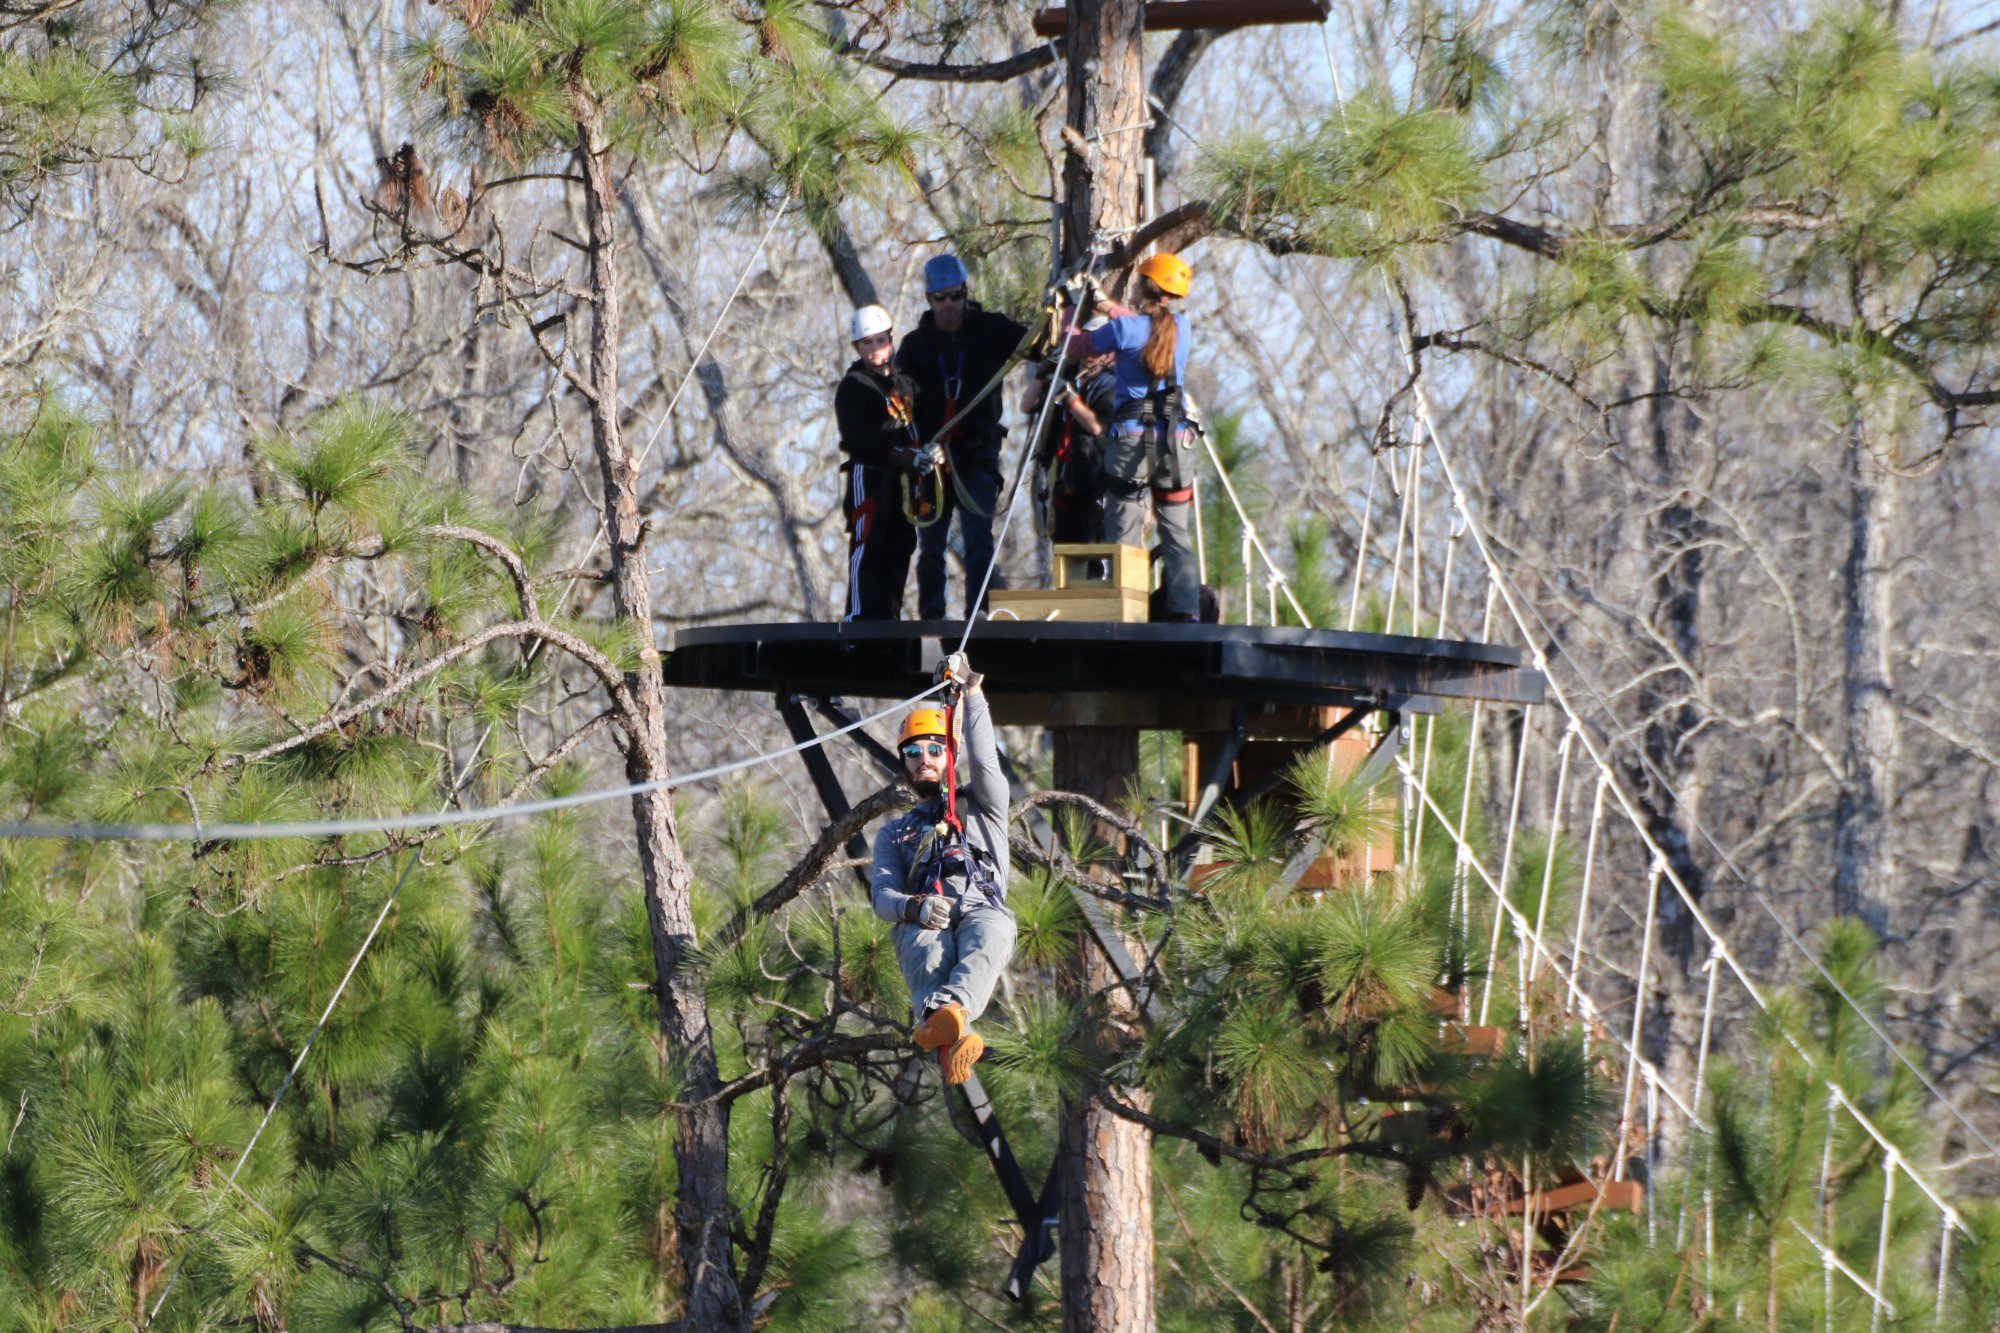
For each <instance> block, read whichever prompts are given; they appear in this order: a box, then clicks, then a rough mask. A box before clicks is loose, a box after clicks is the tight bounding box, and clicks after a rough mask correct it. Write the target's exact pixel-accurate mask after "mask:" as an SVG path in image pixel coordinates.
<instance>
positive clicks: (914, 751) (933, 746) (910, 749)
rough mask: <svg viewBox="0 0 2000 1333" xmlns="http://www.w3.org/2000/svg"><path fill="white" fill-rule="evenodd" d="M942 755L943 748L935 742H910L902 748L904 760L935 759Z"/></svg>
mask: <svg viewBox="0 0 2000 1333" xmlns="http://www.w3.org/2000/svg"><path fill="white" fill-rule="evenodd" d="M943 755H944V746H942V745H940V744H938V742H936V741H911V742H910V743H909V744H908V745H905V746H904V747H903V758H905V759H923V758H926V757H928V758H931V759H937V758H941V757H942V756H943Z"/></svg>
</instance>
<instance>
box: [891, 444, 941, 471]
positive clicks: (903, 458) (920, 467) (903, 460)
mask: <svg viewBox="0 0 2000 1333" xmlns="http://www.w3.org/2000/svg"><path fill="white" fill-rule="evenodd" d="M889 465H890V466H891V467H894V468H898V469H900V470H901V471H904V472H907V473H909V474H910V475H911V476H913V477H921V476H923V475H924V473H926V472H928V471H930V470H931V463H930V455H929V453H928V452H927V451H926V450H923V449H919V448H917V447H916V446H914V445H911V446H908V447H906V448H902V449H892V450H890V452H889Z"/></svg>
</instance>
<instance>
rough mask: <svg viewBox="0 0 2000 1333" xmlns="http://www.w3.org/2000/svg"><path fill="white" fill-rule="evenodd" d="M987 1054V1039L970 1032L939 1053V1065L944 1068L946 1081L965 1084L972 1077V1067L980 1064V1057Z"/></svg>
mask: <svg viewBox="0 0 2000 1333" xmlns="http://www.w3.org/2000/svg"><path fill="white" fill-rule="evenodd" d="M984 1054H986V1038H984V1037H982V1036H980V1035H979V1034H978V1033H977V1032H971V1031H968V1032H967V1033H966V1034H965V1035H964V1036H963V1037H960V1038H959V1039H958V1040H957V1041H955V1042H953V1043H952V1044H951V1045H950V1046H949V1047H947V1048H946V1049H944V1050H942V1051H939V1052H938V1063H939V1064H941V1065H943V1066H944V1081H945V1082H947V1083H963V1082H965V1080H967V1079H969V1078H971V1077H972V1067H973V1066H974V1065H976V1064H978V1063H979V1057H980V1056H982V1055H984Z"/></svg>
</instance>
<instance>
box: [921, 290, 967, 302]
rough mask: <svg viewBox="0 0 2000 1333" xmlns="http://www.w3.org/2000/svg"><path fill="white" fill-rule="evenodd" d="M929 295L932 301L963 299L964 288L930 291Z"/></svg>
mask: <svg viewBox="0 0 2000 1333" xmlns="http://www.w3.org/2000/svg"><path fill="white" fill-rule="evenodd" d="M930 295H931V300H933V301H963V300H964V299H965V288H963V287H954V288H952V289H951V290H950V291H948V292H932V293H931V294H930Z"/></svg>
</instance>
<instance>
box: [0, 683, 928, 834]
mask: <svg viewBox="0 0 2000 1333" xmlns="http://www.w3.org/2000/svg"><path fill="white" fill-rule="evenodd" d="M942 688H943V687H942V686H938V685H934V686H932V687H931V688H930V689H928V690H925V691H923V692H922V693H921V694H913V695H911V696H910V697H909V698H907V699H903V700H900V701H898V702H896V703H893V704H890V705H889V706H888V707H887V708H882V709H878V710H876V711H875V712H873V713H870V714H869V715H868V716H866V717H863V718H857V719H856V720H855V721H853V722H850V723H848V724H847V725H846V726H844V727H840V728H838V729H836V730H834V731H829V732H826V733H825V734H824V735H821V736H816V737H814V738H813V739H812V740H809V741H800V742H798V743H797V744H796V745H787V746H785V747H783V748H782V749H777V750H772V751H770V752H768V753H766V754H759V755H753V756H751V757H750V758H748V759H732V760H731V761H729V762H728V763H726V764H716V765H714V766H713V767H710V768H700V769H696V770H694V771H693V772H691V773H676V774H674V775H672V776H671V777H665V778H656V779H654V780H653V781H651V782H631V783H627V784H625V785H624V786H622V787H605V788H601V789H599V790H595V791H584V792H575V793H572V794H571V795H568V796H549V797H544V798H543V799H541V800H536V801H519V802H516V803H514V804H511V805H492V806H473V807H471V808H468V809H463V810H450V809H445V810H439V811H436V812H435V813H432V814H403V815H384V816H380V817H377V818H364V819H305V820H297V821H293V822H290V823H282V824H259V823H217V824H203V823H200V822H199V821H194V822H190V823H186V824H97V823H90V822H87V821H79V822H76V823H71V824H18V823H0V838H60V839H65V840H69V841H80V842H246V841H253V840H261V839H271V838H331V837H336V836H341V835H347V834H361V833H408V832H412V831H415V830H420V829H434V828H449V827H452V826H454V825H459V824H484V823H491V822H497V821H500V820H507V819H519V818H521V817H523V816H526V815H539V814H547V813H548V812H550V811H552V810H570V809H574V808H576V807H577V806H582V805H599V804H602V803H603V802H605V801H615V800H618V799H619V798H620V797H625V796H637V795H639V794H641V793H642V792H649V791H662V790H665V789H667V788H671V787H684V786H688V785H691V784H693V783H696V782H707V781H710V780H711V779H714V778H719V777H725V776H727V775H728V774H730V773H735V772H737V771H739V770H741V769H745V768H753V767H755V766H756V765H758V764H762V763H767V762H769V761H770V760H773V759H782V758H784V757H785V756H786V755H790V754H799V753H802V752H803V751H806V750H810V749H812V748H813V747H814V746H816V745H824V744H825V743H826V742H827V741H830V740H832V739H833V738H834V737H836V736H844V735H846V734H847V733H848V732H850V731H857V730H859V729H860V728H862V727H864V726H866V725H868V724H869V723H870V722H876V721H879V720H881V719H882V718H885V717H887V716H889V715H890V714H891V713H894V712H896V711H897V710H898V709H901V708H905V707H908V706H909V705H910V704H913V703H916V702H917V701H918V700H920V699H927V698H929V697H930V696H931V695H933V694H936V693H937V692H938V690H940V689H942Z"/></svg>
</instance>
